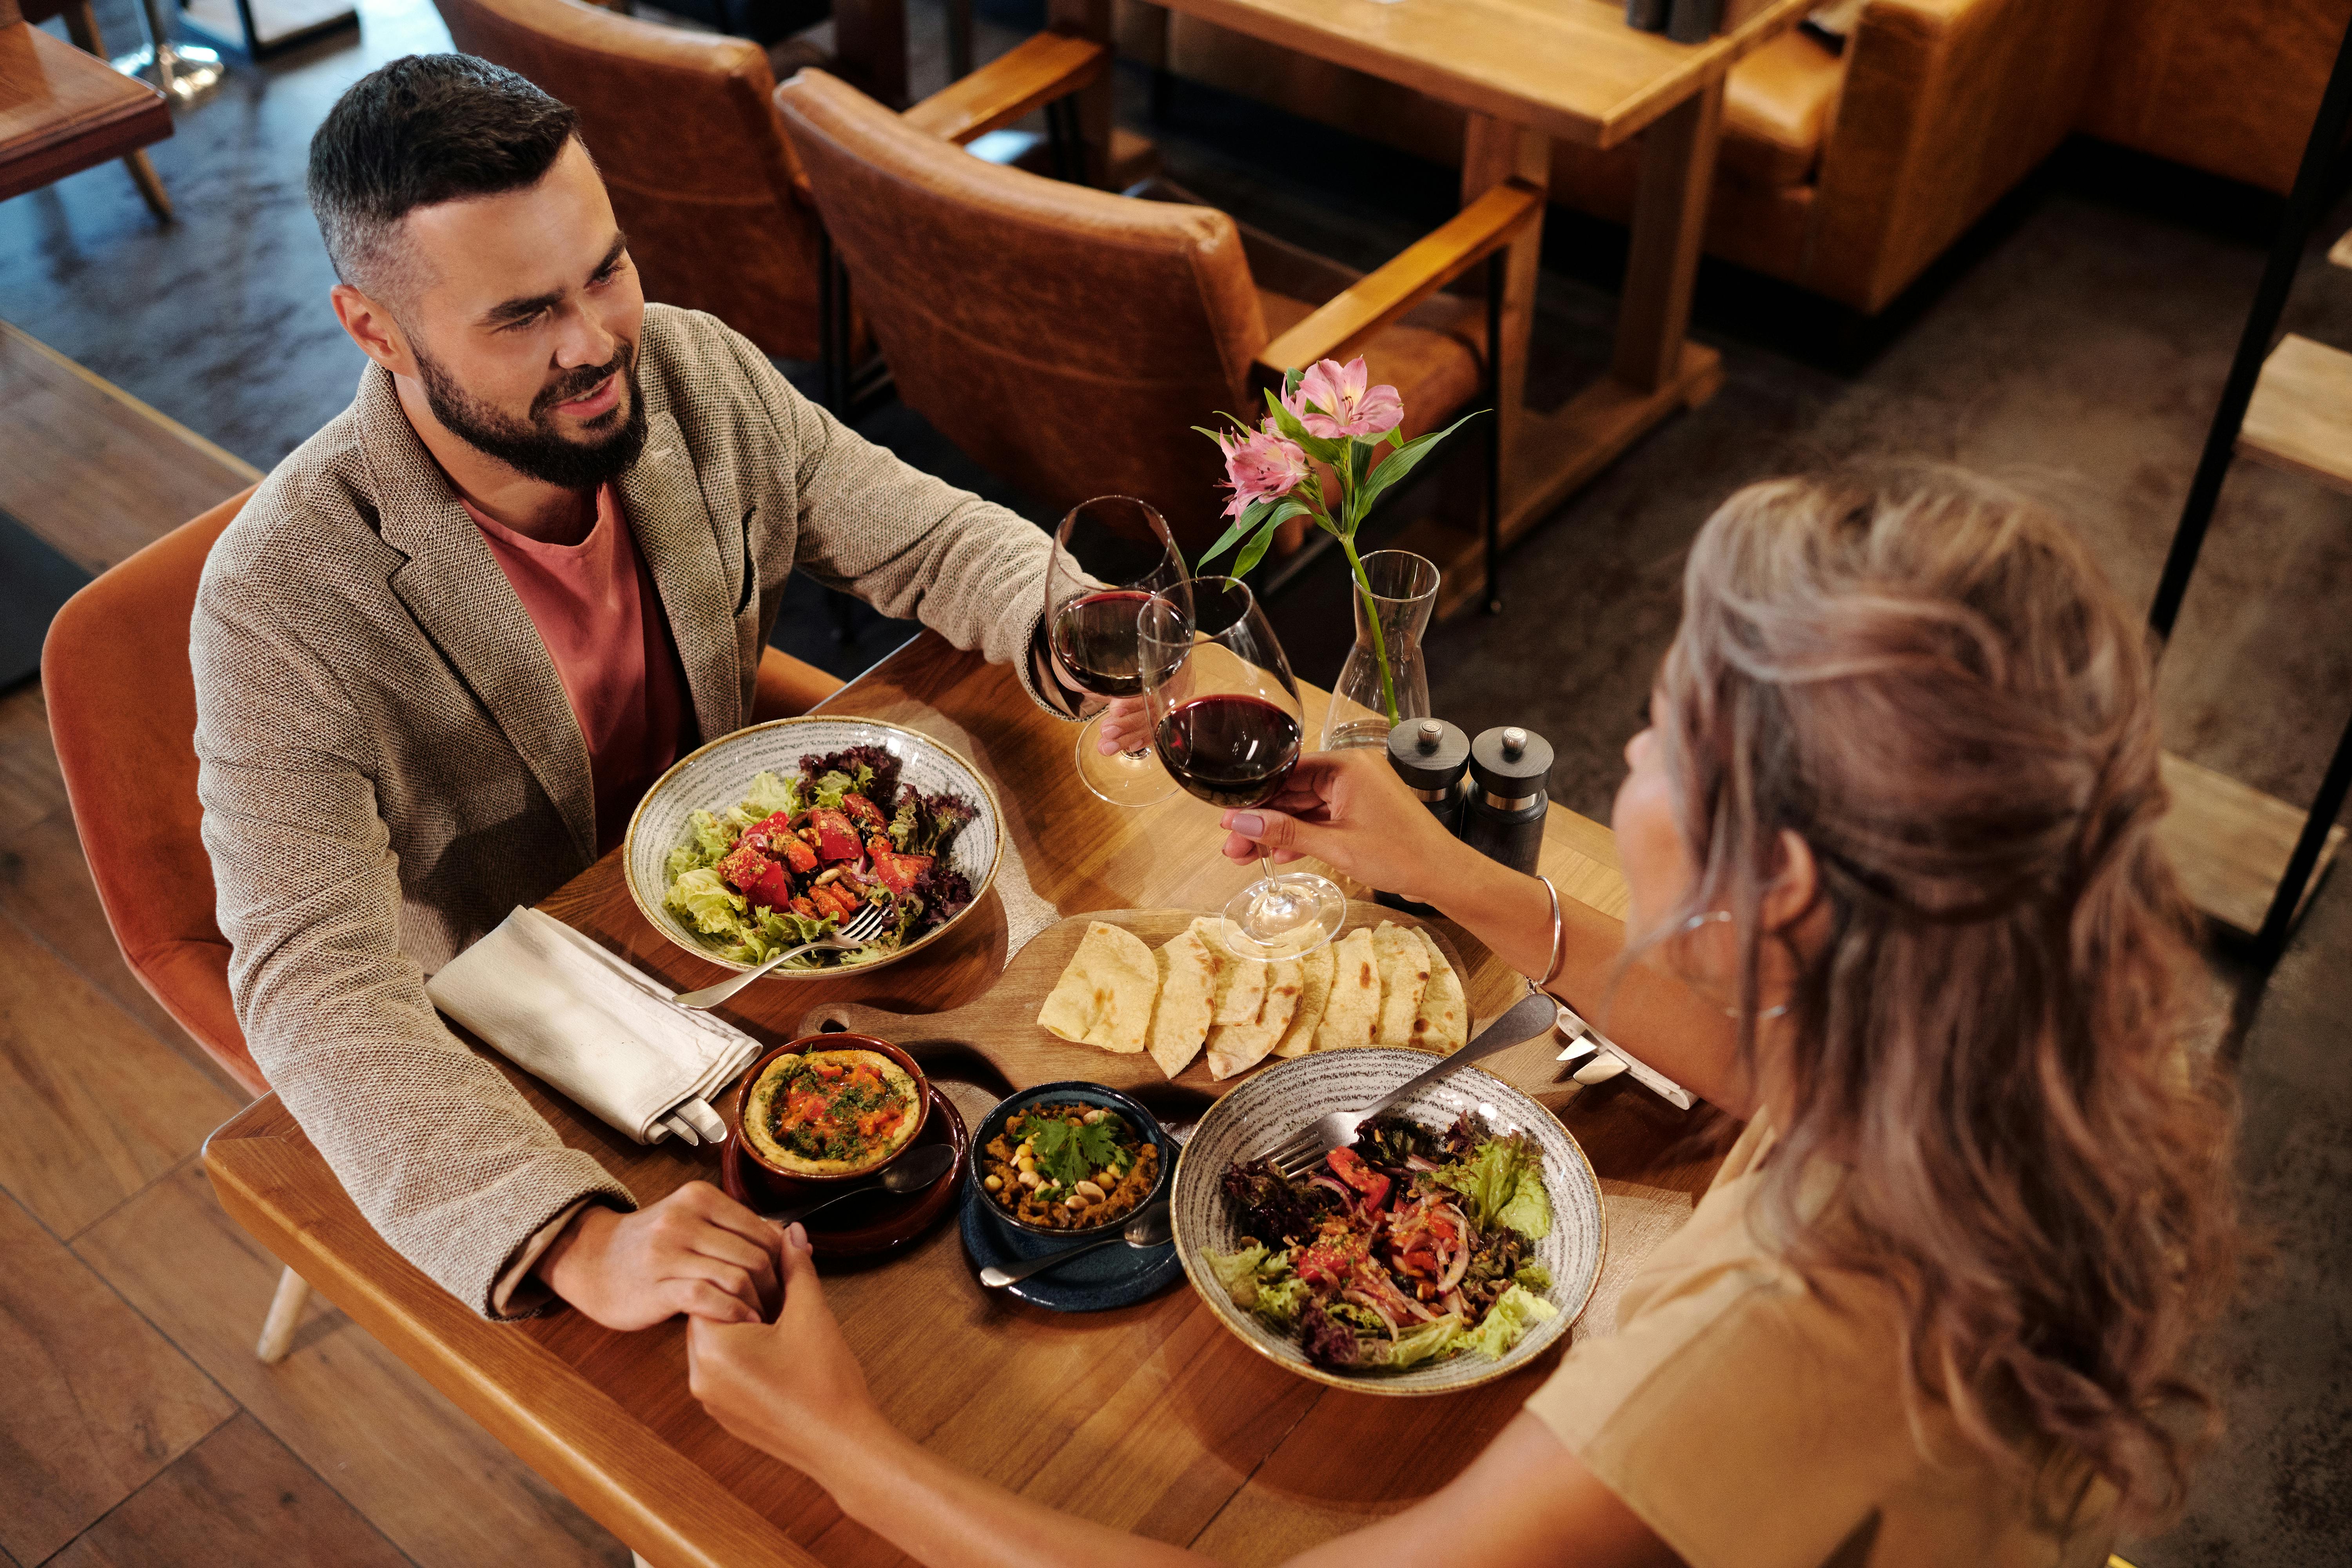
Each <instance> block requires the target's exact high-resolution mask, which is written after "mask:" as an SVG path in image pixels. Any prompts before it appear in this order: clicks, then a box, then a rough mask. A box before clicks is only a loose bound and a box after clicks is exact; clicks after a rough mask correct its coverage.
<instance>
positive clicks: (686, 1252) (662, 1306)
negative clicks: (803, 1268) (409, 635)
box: [533, 1182, 783, 1330]
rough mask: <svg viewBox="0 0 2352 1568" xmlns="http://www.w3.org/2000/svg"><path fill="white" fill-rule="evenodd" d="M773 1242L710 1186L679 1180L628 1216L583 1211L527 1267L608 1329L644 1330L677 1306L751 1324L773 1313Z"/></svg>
mask: <svg viewBox="0 0 2352 1568" xmlns="http://www.w3.org/2000/svg"><path fill="white" fill-rule="evenodd" d="M782 1241H783V1233H782V1231H781V1230H779V1229H778V1228H777V1227H776V1226H773V1225H771V1224H770V1223H768V1222H767V1221H766V1220H764V1219H761V1217H760V1216H759V1215H755V1214H753V1213H752V1212H751V1210H750V1209H747V1208H745V1207H744V1206H743V1205H741V1204H739V1203H737V1202H736V1201H735V1200H734V1199H733V1198H730V1197H729V1196H728V1195H727V1194H725V1193H722V1192H720V1191H719V1189H718V1188H717V1187H714V1186H712V1185H711V1184H709V1183H708V1182H688V1183H687V1184H686V1185H684V1186H682V1187H680V1188H678V1190H677V1191H676V1192H674V1193H672V1194H670V1195H669V1196H667V1197H666V1198H664V1199H662V1200H661V1202H659V1203H657V1204H655V1205H653V1206H652V1207H650V1208H646V1209H641V1210H639V1211H638V1212H637V1213H635V1214H620V1213H617V1212H615V1211H614V1210H612V1209H609V1208H606V1207H604V1205H601V1204H592V1205H589V1206H588V1207H586V1208H583V1209H582V1210H581V1211H580V1212H579V1214H577V1215H574V1216H573V1217H572V1223H571V1224H570V1225H568V1226H564V1227H563V1234H562V1235H561V1236H559V1237H556V1238H555V1244H554V1245H553V1246H551V1247H549V1248H548V1249H547V1252H546V1254H545V1256H543V1257H541V1258H540V1260H539V1264H538V1266H537V1268H535V1269H534V1270H533V1272H534V1273H536V1274H537V1275H538V1276H539V1277H540V1278H541V1279H543V1280H545V1281H546V1282H547V1286H548V1289H551V1290H553V1291H554V1292H555V1293H556V1294H557V1295H559V1296H561V1297H562V1298H563V1299H564V1300H567V1301H569V1302H571V1303H572V1305H573V1306H575V1307H577V1308H579V1309H580V1310H582V1311H583V1312H585V1313H586V1314H587V1315H588V1316H589V1317H590V1318H592V1319H593V1320H594V1321H597V1322H599V1323H602V1324H604V1326H605V1327H606V1328H608V1329H626V1330H633V1329H649V1328H651V1327H653V1325H655V1324H656V1323H658V1322H660V1321H663V1320H664V1319H667V1318H671V1317H675V1316H677V1314H678V1313H680V1312H684V1313H686V1314H687V1315H688V1317H691V1318H696V1319H708V1320H709V1321H714V1322H720V1323H756V1322H758V1321H761V1319H763V1318H765V1317H766V1316H767V1315H768V1314H769V1313H770V1312H772V1311H773V1310H775V1305H776V1300H777V1298H778V1286H777V1277H776V1249H777V1248H778V1247H780V1246H782Z"/></svg>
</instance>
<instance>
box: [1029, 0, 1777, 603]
mask: <svg viewBox="0 0 2352 1568" xmlns="http://www.w3.org/2000/svg"><path fill="white" fill-rule="evenodd" d="M1154 3H1155V4H1158V5H1164V6H1166V7H1167V8H1168V9H1170V10H1172V11H1181V12H1183V13H1185V14H1186V15H1188V16H1198V17H1200V18H1202V20H1203V21H1208V22H1213V23H1215V24H1217V25H1218V26H1221V27H1227V28H1231V29H1232V30H1233V31H1234V32H1237V33H1243V34H1246V35H1248V36H1249V37H1254V38H1259V39H1263V40H1264V41H1265V43H1266V44H1267V45H1268V46H1269V47H1277V48H1286V49H1293V50H1296V51H1297V52H1298V53H1300V54H1304V55H1310V56H1313V57H1314V58H1318V59H1324V60H1328V61H1330V62H1332V63H1333V64H1335V65H1340V66H1346V67H1348V68H1351V69H1354V70H1360V71H1363V72H1365V73H1366V74H1368V75H1370V76H1375V77H1379V78H1381V79H1384V80H1388V81H1392V82H1396V83H1398V84H1400V85H1402V86H1404V87H1408V88H1411V89H1413V90H1414V91H1416V92H1420V93H1423V94H1424V95H1425V96H1427V97H1430V98H1433V99H1437V100H1441V101H1443V102H1446V103H1451V104H1454V105H1457V106H1458V107H1460V108H1461V109H1462V110H1465V111H1466V112H1467V114H1468V116H1469V123H1468V126H1467V128H1466V134H1465V140H1464V143H1463V157H1462V201H1463V205H1465V206H1466V205H1469V204H1470V203H1471V202H1473V201H1475V200H1476V199H1477V198H1478V197H1479V196H1480V195H1484V194H1485V193H1486V191H1488V190H1489V189H1491V188H1493V187H1494V186H1496V185H1498V184H1502V183H1503V182H1505V181H1506V180H1517V181H1519V182H1521V183H1523V184H1527V185H1528V186H1530V187H1532V188H1534V189H1536V190H1538V191H1540V190H1543V189H1545V188H1546V185H1547V184H1548V182H1549V176H1550V170H1551V144H1552V142H1553V141H1554V140H1555V139H1558V140H1561V141H1566V142H1577V143H1580V144H1581V145H1584V146H1588V147H1599V148H1607V147H1615V146H1619V145H1621V144H1622V143H1623V142H1628V141H1631V140H1633V139H1634V138H1635V137H1639V138H1640V140H1641V175H1640V184H1639V185H1638V186H1637V188H1636V195H1635V198H1634V207H1633V247H1632V249H1631V252H1630V253H1629V254H1628V256H1627V257H1626V260H1625V289H1624V293H1623V295H1622V298H1621V300H1620V303H1619V306H1618V315H1617V338H1616V344H1615V349H1614V353H1613V354H1612V362H1611V367H1610V371H1609V374H1605V375H1603V376H1601V378H1600V379H1599V380H1598V381H1596V382H1595V383H1593V384H1592V385H1591V386H1589V387H1588V388H1586V389H1585V390H1584V391H1583V392H1581V393H1579V394H1578V395H1576V396H1575V397H1573V398H1571V399H1570V400H1569V401H1568V402H1567V403H1566V404H1564V405H1561V406H1560V407H1559V409H1557V410H1554V411H1552V412H1549V413H1539V412H1538V411H1535V410H1532V409H1529V408H1528V407H1527V405H1526V390H1527V376H1528V336H1529V333H1530V332H1531V331H1532V330H1533V328H1534V325H1535V295H1536V265H1537V260H1538V255H1539V253H1540V251H1541V248H1542V243H1543V241H1542V237H1541V235H1540V233H1530V234H1528V236H1527V237H1525V238H1523V239H1521V240H1519V241H1518V242H1517V243H1516V244H1514V245H1513V246H1512V247H1510V249H1509V250H1508V252H1507V260H1506V261H1505V263H1504V267H1503V273H1504V285H1503V321H1502V327H1503V332H1502V337H1503V343H1502V353H1501V355H1500V357H1501V360H1502V363H1501V365H1500V366H1499V371H1500V375H1499V378H1498V385H1499V392H1498V395H1497V400H1496V418H1497V419H1498V420H1499V421H1500V422H1501V426H1502V429H1501V434H1502V440H1503V486H1502V489H1503V507H1502V534H1503V539H1504V542H1506V543H1507V542H1510V541H1511V540H1513V539H1516V538H1517V537H1519V536H1520V535H1522V534H1524V533H1526V532H1527V531H1528V530H1529V529H1531V528H1533V527H1534V526H1535V525H1536V524H1537V523H1538V522H1539V521H1542V520H1543V519H1544V518H1545V517H1547V516H1548V515H1549V514H1550V512H1551V510H1552V509H1553V508H1555V507H1556V506H1558V505H1559V502H1560V501H1561V500H1563V499H1564V498H1565V497H1566V496H1567V495H1568V493H1569V492H1570V490H1573V489H1576V488H1577V487H1578V486H1580V485H1582V484H1584V483H1585V482H1586V481H1588V480H1590V479H1591V478H1592V477H1593V476H1594V475H1595V474H1598V473H1599V472H1600V471H1601V469H1602V468H1606V467H1607V466H1608V465H1609V464H1610V463H1611V462H1612V461H1613V460H1614V459H1615V458H1617V456H1618V455H1619V454H1620V453H1622V452H1623V451H1624V450H1625V448H1626V447H1630V446H1632V445H1633V443H1634V442H1635V441H1636V440H1638V439H1640V437H1642V436H1643V434H1644V433H1645V432H1647V431H1648V430H1649V429H1650V428H1651V427H1652V426H1655V425H1656V424H1658V422H1659V421H1661V420H1663V419H1664V418H1665V417H1666V416H1668V415H1670V414H1672V413H1674V412H1675V410H1676V409H1679V408H1683V407H1696V406H1697V405H1699V404H1701V403H1704V402H1706V400H1707V399H1708V398H1710V397H1712V396H1714V395H1715V392H1716V389H1717V387H1718V386H1720V385H1721V384H1722V381H1723V370H1722V364H1721V361H1720V357H1719V356H1718V355H1717V353H1716V352H1715V351H1714V350H1713V349H1710V348H1707V347H1706V346H1704V345H1702V344H1699V343H1695V342H1689V341H1688V339H1687V336H1686V330H1687V328H1688V325H1689V321H1690V300H1691V286H1692V284H1693V282H1694V281H1695V280H1696V278H1697V275H1698V258H1699V247H1700V243H1701V240H1702V238H1703V237H1704V232H1705V229H1706V201H1707V194H1708V191H1709V189H1710V187H1711V186H1712V184H1713V183H1714V179H1715V153H1716V144H1717V140H1718V138H1719V136H1720V133H1721V131H1722V121H1723V82H1724V76H1725V73H1726V72H1727V71H1728V70H1729V69H1730V68H1731V67H1732V65H1733V64H1734V63H1735V62H1736V61H1738V59H1740V58H1742V57H1743V56H1745V55H1747V54H1748V52H1749V51H1750V50H1753V49H1755V48H1757V47H1759V46H1761V45H1763V44H1765V43H1767V42H1769V41H1770V40H1771V39H1772V38H1773V37H1777V36H1778V35H1779V34H1780V33H1782V32H1784V31H1786V30H1787V29H1789V28H1790V27H1792V26H1796V25H1797V22H1798V21H1799V20H1800V19H1801V17H1802V16H1804V14H1805V13H1806V12H1807V11H1809V10H1811V9H1812V8H1813V6H1814V5H1815V4H1817V0H1731V4H1730V5H1727V7H1726V9H1727V12H1730V13H1733V14H1737V15H1738V16H1739V19H1738V21H1736V22H1735V23H1734V24H1733V25H1732V26H1729V27H1728V28H1727V29H1726V30H1725V31H1724V32H1722V33H1720V34H1718V35H1717V37H1713V38H1710V39H1708V40H1707V41H1706V42H1704V43H1698V44H1677V43H1674V42H1672V41H1670V40H1669V39H1668V38H1667V37H1665V36H1664V34H1663V33H1644V32H1639V31H1636V30H1635V29H1633V28H1631V27H1628V26H1626V25H1625V8H1624V5H1623V4H1622V0H1393V3H1384V0H1154ZM1049 11H1050V15H1051V16H1052V17H1053V19H1054V24H1055V26H1060V27H1063V28H1066V29H1069V30H1075V31H1078V32H1082V33H1085V34H1086V35H1087V36H1088V37H1098V38H1106V39H1108V37H1110V32H1109V27H1110V5H1109V0H1049ZM1109 95H1110V82H1109V79H1108V78H1106V79H1105V80H1104V81H1103V83H1102V84H1101V85H1100V86H1098V87H1097V88H1095V89H1090V91H1089V92H1088V93H1087V94H1083V95H1081V108H1080V114H1079V119H1080V125H1081V132H1082V134H1083V136H1084V137H1085V138H1086V140H1087V142H1088V144H1089V148H1090V156H1091V158H1092V164H1091V166H1092V167H1094V168H1095V169H1096V170H1097V183H1101V179H1102V175H1101V174H1100V171H1101V170H1103V169H1105V168H1106V167H1107V166H1108V165H1107V163H1105V159H1106V158H1107V156H1108V153H1107V149H1108V145H1109V135H1110V96H1109ZM1372 368H1373V371H1374V379H1375V380H1377V379H1378V378H1379V376H1378V372H1379V369H1380V367H1379V366H1377V365H1375V366H1373V367H1372ZM1399 543H1400V545H1402V547H1403V548H1407V549H1411V550H1414V551H1418V552H1420V553H1422V554H1423V555H1426V556H1428V557H1429V558H1430V559H1432V560H1433V561H1435V562H1436V563H1438V565H1439V566H1440V567H1442V568H1443V569H1444V573H1445V582H1444V587H1443V589H1442V590H1441V591H1440V597H1439V601H1438V613H1439V614H1440V615H1450V614H1452V613H1453V612H1454V610H1455V609H1456V608H1458V607H1459V606H1461V605H1465V604H1468V603H1471V602H1472V601H1473V600H1474V598H1475V597H1476V596H1478V595H1480V594H1481V593H1482V592H1483V590H1484V587H1485V584H1486V556H1485V543H1484V540H1483V538H1481V537H1480V536H1477V535H1475V534H1470V533H1466V532H1465V531H1461V530H1460V529H1458V528H1447V527H1445V526H1444V525H1442V524H1437V523H1427V524H1423V525H1420V526H1418V527H1417V528H1415V529H1414V530H1412V531H1410V532H1409V533H1408V535H1407V536H1406V537H1405V538H1403V539H1402V540H1400V541H1399Z"/></svg>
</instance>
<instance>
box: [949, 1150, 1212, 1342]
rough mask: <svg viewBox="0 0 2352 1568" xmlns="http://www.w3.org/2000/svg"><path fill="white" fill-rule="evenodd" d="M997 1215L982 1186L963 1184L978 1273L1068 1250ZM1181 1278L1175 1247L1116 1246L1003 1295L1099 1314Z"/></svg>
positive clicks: (970, 1252) (969, 1248) (967, 1237)
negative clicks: (1033, 1234)
mask: <svg viewBox="0 0 2352 1568" xmlns="http://www.w3.org/2000/svg"><path fill="white" fill-rule="evenodd" d="M995 1210H996V1201H995V1200H994V1199H993V1198H991V1197H990V1196H989V1195H988V1194H986V1193H985V1192H982V1190H981V1185H980V1184H979V1183H978V1182H967V1183H965V1184H964V1197H963V1214H962V1220H961V1224H962V1229H963V1251H964V1256H965V1257H967V1258H971V1266H972V1269H973V1272H975V1273H977V1272H978V1271H979V1270H981V1269H982V1268H1005V1267H1007V1266H1009V1265H1011V1264H1014V1263H1018V1262H1020V1261H1021V1260H1022V1259H1023V1258H1043V1257H1044V1256H1045V1254H1047V1253H1049V1252H1054V1251H1057V1250H1059V1249H1060V1248H1062V1247H1067V1246H1069V1245H1070V1243H1069V1242H1068V1241H1067V1240H1055V1239H1054V1238H1052V1237H1043V1236H1032V1235H1030V1234H1029V1233H1028V1232H1026V1231H1024V1230H1016V1229H1014V1228H1013V1226H1009V1225H1006V1224H1005V1223H1004V1222H1003V1221H1002V1220H1000V1219H998V1218H997V1217H996V1213H995ZM1183 1278H1184V1265H1183V1264H1182V1263H1181V1262H1180V1261H1178V1259H1177V1257H1176V1244H1175V1243H1174V1242H1172V1241H1171V1242H1169V1243H1168V1244H1167V1245H1165V1246H1163V1247H1142V1248H1138V1247H1129V1246H1128V1245H1127V1243H1126V1242H1124V1241H1114V1242H1112V1243H1111V1244H1110V1245H1109V1246H1108V1247H1097V1248H1095V1250H1093V1251H1092V1252H1088V1253H1086V1254H1083V1255H1081V1256H1079V1257H1076V1258H1071V1259H1070V1260H1069V1261H1068V1262H1067V1263H1064V1264H1060V1265H1057V1266H1056V1267H1055V1268H1048V1269H1046V1270H1045V1272H1044V1273H1043V1274H1033V1275H1031V1276H1030V1277H1029V1278H1028V1279H1023V1280H1019V1281H1017V1282H1015V1283H1013V1284H1011V1285H1007V1286H1006V1287H1005V1288H1004V1293H1005V1294H1006V1295H1008V1296H1018V1297H1020V1298H1021V1299H1022V1300H1024V1301H1027V1302H1030V1303H1032V1304H1033V1305H1035V1306H1039V1307H1044V1308H1046V1309H1048V1310H1052V1311H1055V1312H1101V1311H1108V1310H1109V1309H1111V1308H1113V1307H1132V1306H1133V1305H1135V1304H1136V1303H1137V1302H1138V1301H1141V1300H1148V1299H1150V1298H1151V1297H1153V1296H1157V1295H1158V1294H1160V1291H1162V1290H1165V1289H1168V1287H1169V1286H1171V1285H1172V1284H1174V1283H1175V1282H1176V1281H1177V1280H1179V1279H1183ZM978 1288H980V1287H978V1286H977V1284H975V1289H978Z"/></svg>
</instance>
